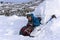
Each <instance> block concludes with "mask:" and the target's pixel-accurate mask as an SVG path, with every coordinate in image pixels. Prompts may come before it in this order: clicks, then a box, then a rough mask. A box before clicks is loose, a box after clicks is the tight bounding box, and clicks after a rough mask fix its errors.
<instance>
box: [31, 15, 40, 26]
mask: <svg viewBox="0 0 60 40" xmlns="http://www.w3.org/2000/svg"><path fill="white" fill-rule="evenodd" d="M31 17H32V21H33V26H34V27H37V26H39V25H40V23H41V22H40V20H39V19H38V17H35V16H34V15H33V14H31Z"/></svg>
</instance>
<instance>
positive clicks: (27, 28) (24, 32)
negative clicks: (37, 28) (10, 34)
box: [19, 26, 34, 36]
mask: <svg viewBox="0 0 60 40" xmlns="http://www.w3.org/2000/svg"><path fill="white" fill-rule="evenodd" d="M33 30H34V28H33V27H31V26H24V27H23V28H22V29H21V30H20V32H19V34H20V35H23V36H30V34H31V32H32V31H33Z"/></svg>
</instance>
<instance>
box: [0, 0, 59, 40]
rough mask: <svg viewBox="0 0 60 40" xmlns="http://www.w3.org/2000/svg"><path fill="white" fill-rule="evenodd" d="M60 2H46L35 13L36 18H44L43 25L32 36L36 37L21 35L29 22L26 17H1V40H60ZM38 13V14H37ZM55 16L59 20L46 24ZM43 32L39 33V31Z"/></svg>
mask: <svg viewBox="0 0 60 40" xmlns="http://www.w3.org/2000/svg"><path fill="white" fill-rule="evenodd" d="M59 4H60V1H59V0H45V1H44V2H43V3H41V4H40V5H39V6H38V7H37V8H36V10H35V11H34V12H33V14H34V15H35V16H38V15H39V16H41V17H42V21H41V22H42V25H40V26H39V27H37V28H35V29H34V31H33V32H32V33H31V35H34V36H35V37H34V38H32V37H28V36H26V37H24V36H22V35H19V31H20V29H21V28H22V27H23V26H25V25H26V24H27V22H28V20H27V18H26V17H18V16H15V15H13V16H10V17H6V16H0V40H60V12H59V10H60V5H59ZM37 13H38V14H37ZM53 14H55V15H56V17H57V18H54V19H52V20H51V21H49V22H48V23H47V24H46V22H47V21H48V20H49V19H50V18H51V16H52V15H53ZM39 28H41V30H39V31H38V29H39Z"/></svg>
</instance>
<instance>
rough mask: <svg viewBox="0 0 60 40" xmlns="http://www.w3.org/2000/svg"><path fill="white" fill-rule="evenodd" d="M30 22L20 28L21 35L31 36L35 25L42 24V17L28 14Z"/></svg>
mask: <svg viewBox="0 0 60 40" xmlns="http://www.w3.org/2000/svg"><path fill="white" fill-rule="evenodd" d="M27 19H28V24H27V26H25V27H23V28H22V29H21V30H20V33H19V34H21V35H24V36H30V34H31V32H32V31H33V30H34V28H35V27H37V26H39V25H40V24H41V18H40V17H35V16H34V15H33V14H27Z"/></svg>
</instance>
